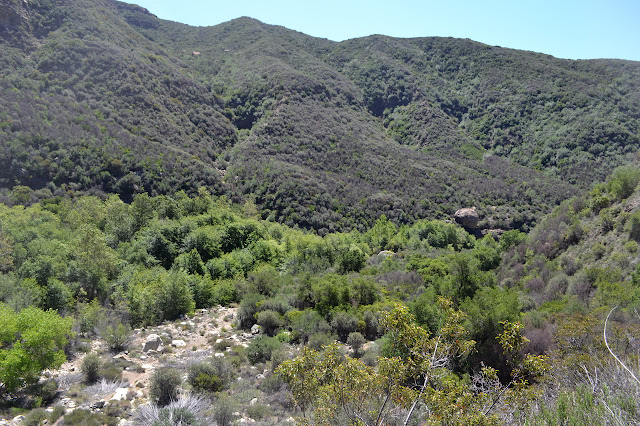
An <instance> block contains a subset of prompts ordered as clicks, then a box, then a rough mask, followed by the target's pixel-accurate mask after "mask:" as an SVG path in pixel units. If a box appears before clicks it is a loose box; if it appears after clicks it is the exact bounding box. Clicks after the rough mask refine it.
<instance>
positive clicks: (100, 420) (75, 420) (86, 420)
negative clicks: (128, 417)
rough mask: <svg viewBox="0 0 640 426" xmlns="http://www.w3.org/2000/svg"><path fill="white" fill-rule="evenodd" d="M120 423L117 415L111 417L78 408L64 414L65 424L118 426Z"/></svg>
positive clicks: (69, 425)
mask: <svg viewBox="0 0 640 426" xmlns="http://www.w3.org/2000/svg"><path fill="white" fill-rule="evenodd" d="M119 423H120V419H118V418H117V417H109V416H107V415H106V414H103V413H92V412H91V411H89V410H85V409H83V408H78V409H76V410H74V411H73V412H72V413H69V414H67V415H65V416H64V424H65V425H68V426H75V425H77V426H104V425H107V426H116V425H118V424H119Z"/></svg>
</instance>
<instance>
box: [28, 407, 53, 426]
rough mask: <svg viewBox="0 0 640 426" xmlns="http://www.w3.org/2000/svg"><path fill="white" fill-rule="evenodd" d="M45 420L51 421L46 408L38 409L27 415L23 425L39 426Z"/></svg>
mask: <svg viewBox="0 0 640 426" xmlns="http://www.w3.org/2000/svg"><path fill="white" fill-rule="evenodd" d="M45 420H49V413H47V410H45V409H44V408H36V409H35V410H31V411H29V412H28V413H27V414H25V416H24V420H23V422H22V424H24V425H25V426H39V425H40V424H42V423H43V422H44V421H45Z"/></svg>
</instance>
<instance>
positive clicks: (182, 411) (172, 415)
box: [153, 407, 200, 426]
mask: <svg viewBox="0 0 640 426" xmlns="http://www.w3.org/2000/svg"><path fill="white" fill-rule="evenodd" d="M199 424H200V422H198V418H197V417H196V415H195V414H194V413H193V412H191V410H189V409H188V408H187V407H165V408H163V409H161V410H160V411H159V412H158V420H157V421H156V422H154V423H153V426H176V425H180V426H196V425H199Z"/></svg>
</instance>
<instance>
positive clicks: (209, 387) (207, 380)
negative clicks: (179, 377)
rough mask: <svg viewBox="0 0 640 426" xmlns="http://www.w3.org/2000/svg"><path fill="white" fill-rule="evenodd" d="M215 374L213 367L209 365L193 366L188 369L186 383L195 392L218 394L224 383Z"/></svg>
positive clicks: (203, 363) (204, 363)
mask: <svg viewBox="0 0 640 426" xmlns="http://www.w3.org/2000/svg"><path fill="white" fill-rule="evenodd" d="M216 373H217V371H216V368H215V366H214V365H212V364H210V363H206V362H201V363H197V364H193V365H192V366H190V367H189V370H188V375H187V381H188V382H189V384H190V385H191V386H193V389H194V390H196V391H197V392H203V393H206V392H211V393H214V392H220V391H221V390H222V388H223V386H224V383H223V381H222V379H221V378H220V377H218V375H217V374H216Z"/></svg>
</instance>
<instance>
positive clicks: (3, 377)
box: [0, 303, 73, 392]
mask: <svg viewBox="0 0 640 426" xmlns="http://www.w3.org/2000/svg"><path fill="white" fill-rule="evenodd" d="M72 323H73V320H72V319H71V318H61V317H60V316H58V315H57V314H56V313H55V312H53V311H42V310H40V309H37V308H26V309H23V310H22V311H20V312H18V313H16V312H14V311H13V310H12V309H11V308H9V307H8V306H6V305H5V304H3V303H0V324H2V327H0V382H2V383H4V385H5V386H6V388H7V390H8V391H9V392H14V391H16V390H18V389H20V388H21V387H24V386H25V385H28V384H32V383H35V382H37V381H38V378H39V377H40V373H41V372H42V370H44V369H46V368H54V369H55V368H58V367H60V365H62V363H63V362H64V361H65V360H66V357H65V355H64V351H63V348H64V346H65V345H66V344H67V340H68V338H69V337H70V336H71V334H72V333H71V325H72Z"/></svg>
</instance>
